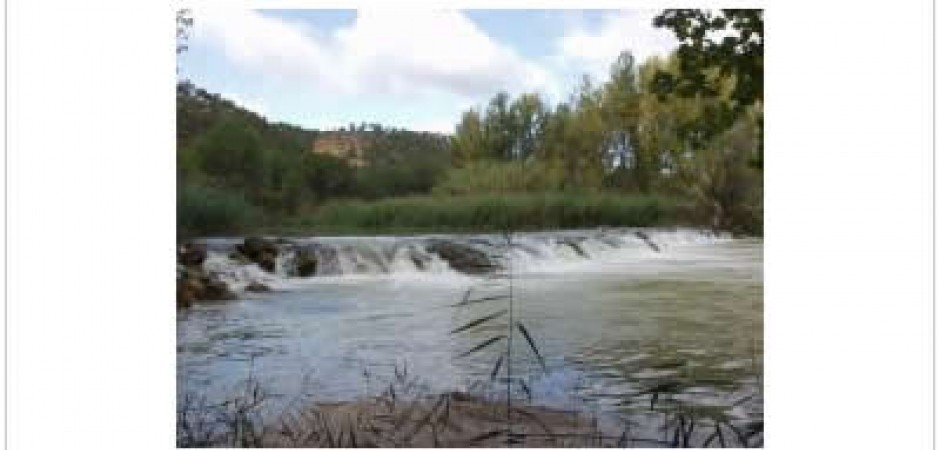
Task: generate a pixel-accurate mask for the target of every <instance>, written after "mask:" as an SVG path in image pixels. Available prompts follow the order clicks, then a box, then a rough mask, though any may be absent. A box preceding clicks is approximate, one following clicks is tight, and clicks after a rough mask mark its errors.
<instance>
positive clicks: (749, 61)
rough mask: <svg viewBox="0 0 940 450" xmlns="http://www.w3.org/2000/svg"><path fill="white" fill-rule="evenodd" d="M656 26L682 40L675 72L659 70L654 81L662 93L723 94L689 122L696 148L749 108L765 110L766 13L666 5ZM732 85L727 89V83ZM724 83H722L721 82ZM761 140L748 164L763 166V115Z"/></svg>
mask: <svg viewBox="0 0 940 450" xmlns="http://www.w3.org/2000/svg"><path fill="white" fill-rule="evenodd" d="M653 24H654V25H655V26H657V27H665V28H668V29H670V30H672V31H673V33H674V34H675V36H676V38H677V39H678V40H679V42H680V46H679V48H678V49H677V50H676V52H675V54H676V57H677V59H678V67H677V68H676V70H675V71H672V72H669V71H661V72H658V73H657V74H656V77H655V79H654V81H653V86H654V90H655V91H656V92H657V93H658V94H659V95H661V96H666V95H679V96H682V97H686V98H690V97H696V96H704V97H722V96H723V95H722V91H723V90H727V91H728V92H727V94H726V96H725V98H726V99H727V102H720V103H717V104H715V105H713V106H712V107H711V111H710V112H709V114H708V115H707V116H703V117H707V118H708V119H707V120H703V121H702V122H701V123H699V124H697V126H694V127H691V128H692V129H690V130H688V133H687V134H689V135H690V136H691V137H692V138H693V142H692V143H693V145H694V146H695V147H696V148H700V147H701V146H702V145H704V144H705V143H706V142H708V141H709V140H711V139H712V138H714V137H716V136H718V135H719V134H720V133H722V132H724V131H725V130H727V129H728V128H729V127H731V126H732V125H733V124H734V123H735V121H736V120H737V119H738V118H740V117H741V116H742V115H743V114H744V113H745V112H746V111H748V110H757V111H763V108H762V104H763V101H764V14H763V10H760V9H723V10H720V12H718V13H713V12H711V11H703V10H697V9H674V10H665V11H663V12H662V13H661V14H659V15H658V16H656V17H655V18H654V19H653ZM729 84H730V89H727V85H729ZM723 85H724V86H723ZM758 119H759V124H758V133H759V134H760V136H761V137H760V139H759V142H758V147H757V149H756V153H755V155H754V156H753V157H752V158H750V160H749V161H750V164H752V165H753V166H755V167H758V168H762V167H763V160H764V158H763V153H764V152H763V137H762V136H763V117H762V113H759V117H758Z"/></svg>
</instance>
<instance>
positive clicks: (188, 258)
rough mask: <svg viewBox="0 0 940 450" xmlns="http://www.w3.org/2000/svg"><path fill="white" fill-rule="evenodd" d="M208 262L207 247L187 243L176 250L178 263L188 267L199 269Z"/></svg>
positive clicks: (196, 243) (195, 243)
mask: <svg viewBox="0 0 940 450" xmlns="http://www.w3.org/2000/svg"><path fill="white" fill-rule="evenodd" d="M205 260H206V245H205V244H200V243H198V242H186V243H184V244H182V245H180V246H179V248H177V249H176V262H177V263H178V264H182V265H184V266H186V267H198V266H201V265H202V263H203V262H204V261H205Z"/></svg>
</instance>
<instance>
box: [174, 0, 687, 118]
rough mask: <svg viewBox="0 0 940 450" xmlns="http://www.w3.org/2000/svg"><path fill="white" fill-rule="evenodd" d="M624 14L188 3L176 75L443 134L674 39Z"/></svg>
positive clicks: (643, 16) (663, 49)
mask: <svg viewBox="0 0 940 450" xmlns="http://www.w3.org/2000/svg"><path fill="white" fill-rule="evenodd" d="M654 14H655V11H644V10H630V11H619V10H618V11H615V10H466V11H456V10H440V11H434V10H427V9H423V10H411V11H403V10H401V9H395V10H391V9H386V10H359V11H356V10H240V9H230V8H229V9H196V10H194V11H193V16H194V19H195V24H194V27H193V30H192V33H191V38H190V42H189V51H187V52H185V53H183V55H181V57H180V61H179V65H180V76H181V77H183V78H187V79H189V80H191V81H192V82H193V83H195V84H196V85H198V86H200V87H203V88H205V89H207V90H209V91H211V92H216V93H219V94H221V95H222V96H224V97H226V98H228V99H230V100H232V101H234V102H236V103H238V104H241V105H242V106H244V107H246V108H248V109H251V110H253V111H255V112H258V113H260V114H262V115H264V116H266V117H268V118H269V119H270V120H274V121H282V122H288V123H293V124H296V125H301V126H305V127H309V128H318V129H331V128H336V127H339V126H343V125H346V124H349V123H350V122H355V123H359V122H369V123H372V122H377V123H381V124H383V125H389V126H396V127H404V128H409V129H413V130H427V131H439V132H452V131H453V127H454V124H455V123H456V122H457V120H458V118H459V116H460V113H461V112H462V111H464V110H466V109H468V108H471V107H478V106H480V105H483V104H485V103H486V102H487V101H488V100H489V98H491V97H492V96H493V95H494V94H495V93H496V92H498V91H500V90H505V91H508V92H509V93H511V94H518V93H521V92H539V93H542V94H543V95H544V96H545V97H547V98H548V99H549V100H550V101H552V102H556V101H559V100H564V99H565V98H566V97H567V95H568V94H569V93H570V92H571V91H572V89H573V88H574V86H576V85H577V84H578V82H579V81H580V78H581V76H582V75H583V74H589V75H591V76H592V77H593V78H595V79H598V80H603V79H605V78H606V71H607V68H608V67H609V65H610V63H611V62H613V61H614V59H615V58H616V56H617V54H618V53H619V52H620V51H622V50H625V49H629V50H631V51H632V52H634V55H635V56H637V57H638V58H639V59H643V58H645V57H647V56H650V55H654V54H660V55H662V54H665V53H667V52H668V51H669V50H671V49H672V48H674V47H675V45H676V43H675V40H674V39H673V38H672V35H671V34H670V33H669V32H668V31H665V30H661V29H656V28H654V27H653V26H652V25H651V20H652V17H653V15H654Z"/></svg>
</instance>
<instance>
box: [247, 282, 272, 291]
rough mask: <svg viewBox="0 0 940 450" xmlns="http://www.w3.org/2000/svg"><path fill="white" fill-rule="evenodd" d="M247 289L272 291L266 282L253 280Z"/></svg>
mask: <svg viewBox="0 0 940 450" xmlns="http://www.w3.org/2000/svg"><path fill="white" fill-rule="evenodd" d="M245 290H246V291H248V292H271V287H270V286H268V285H266V284H264V283H259V282H257V281H252V282H251V283H248V287H246V288H245Z"/></svg>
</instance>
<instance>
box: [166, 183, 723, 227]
mask: <svg viewBox="0 0 940 450" xmlns="http://www.w3.org/2000/svg"><path fill="white" fill-rule="evenodd" d="M213 202H214V200H213V199H212V198H207V199H202V200H201V201H200V202H195V204H194V205H190V206H187V208H183V209H181V210H180V211H178V224H179V227H178V232H179V234H180V235H181V236H183V237H195V236H205V235H212V234H215V235H218V234H258V233H261V234H271V235H281V236H283V235H308V236H309V235H324V234H334V235H337V234H339V235H342V234H408V233H441V232H448V233H453V232H501V231H506V230H513V231H537V230H557V229H577V228H596V227H659V226H690V227H693V226H699V227H710V226H711V225H712V222H713V220H712V218H710V217H708V216H709V215H708V214H707V213H703V212H702V211H701V208H697V207H696V206H695V205H693V204H692V202H690V201H688V200H683V199H679V198H673V197H665V196H656V195H639V194H621V193H605V192H596V193H578V192H544V193H513V194H479V195H463V196H442V195H421V196H408V197H392V198H385V199H379V200H359V199H343V200H333V201H329V202H327V203H324V204H321V205H317V206H315V207H305V208H300V209H299V210H298V212H296V213H295V214H291V215H262V214H257V213H250V212H248V211H245V212H244V214H242V213H240V212H239V211H240V210H239V208H237V207H235V206H233V205H234V204H235V203H233V202H221V201H219V202H221V203H220V204H219V205H218V207H216V206H215V203H213ZM216 210H217V211H216ZM213 211H215V212H213Z"/></svg>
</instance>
